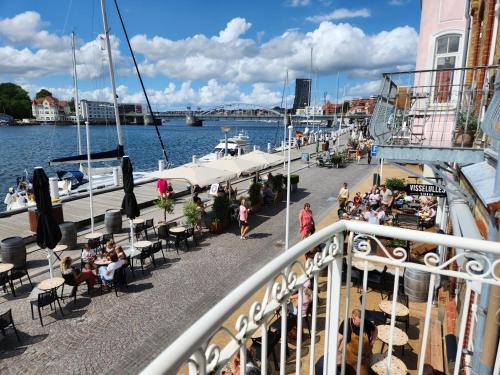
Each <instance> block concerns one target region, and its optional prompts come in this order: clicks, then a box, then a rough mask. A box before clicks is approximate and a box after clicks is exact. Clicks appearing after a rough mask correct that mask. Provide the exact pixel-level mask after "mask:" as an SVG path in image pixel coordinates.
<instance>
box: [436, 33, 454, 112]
mask: <svg viewBox="0 0 500 375" xmlns="http://www.w3.org/2000/svg"><path fill="white" fill-rule="evenodd" d="M459 45H460V35H458V34H447V35H443V36H440V37H439V38H437V39H436V52H435V58H434V61H435V62H434V69H437V70H439V71H438V72H436V79H435V83H434V85H435V87H434V102H435V103H447V102H448V101H449V100H450V97H451V91H452V88H453V70H446V69H454V68H455V67H456V64H457V60H458V50H459Z"/></svg>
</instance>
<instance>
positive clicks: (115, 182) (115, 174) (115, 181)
mask: <svg viewBox="0 0 500 375" xmlns="http://www.w3.org/2000/svg"><path fill="white" fill-rule="evenodd" d="M118 176H119V175H118V167H113V186H118V185H119V184H120V181H119V177H118Z"/></svg>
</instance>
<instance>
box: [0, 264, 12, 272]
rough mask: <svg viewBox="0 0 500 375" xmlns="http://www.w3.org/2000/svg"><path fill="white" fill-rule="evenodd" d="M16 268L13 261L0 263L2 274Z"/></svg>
mask: <svg viewBox="0 0 500 375" xmlns="http://www.w3.org/2000/svg"><path fill="white" fill-rule="evenodd" d="M13 268H14V265H13V264H12V263H0V274H2V273H6V272H9V271H10V270H11V269H13Z"/></svg>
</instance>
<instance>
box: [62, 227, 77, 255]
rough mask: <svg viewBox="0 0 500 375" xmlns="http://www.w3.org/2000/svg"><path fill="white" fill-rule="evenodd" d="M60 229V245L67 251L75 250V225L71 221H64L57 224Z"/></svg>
mask: <svg viewBox="0 0 500 375" xmlns="http://www.w3.org/2000/svg"><path fill="white" fill-rule="evenodd" d="M59 228H60V229H61V241H59V244H60V245H66V246H68V249H76V225H75V223H73V222H72V221H65V222H64V223H62V224H59Z"/></svg>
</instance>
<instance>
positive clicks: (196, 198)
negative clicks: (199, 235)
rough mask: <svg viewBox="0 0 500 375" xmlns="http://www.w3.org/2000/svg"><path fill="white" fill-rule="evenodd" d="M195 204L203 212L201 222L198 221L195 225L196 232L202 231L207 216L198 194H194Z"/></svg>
mask: <svg viewBox="0 0 500 375" xmlns="http://www.w3.org/2000/svg"><path fill="white" fill-rule="evenodd" d="M193 202H194V203H196V205H197V206H198V208H199V209H200V211H201V217H200V220H198V222H197V223H196V225H195V229H196V230H202V225H201V223H202V218H203V217H204V215H205V207H206V206H205V204H204V203H203V202H202V200H201V198H200V197H199V196H198V193H195V194H194V197H193Z"/></svg>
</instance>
